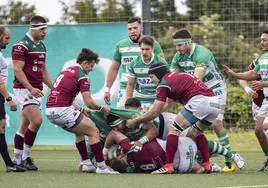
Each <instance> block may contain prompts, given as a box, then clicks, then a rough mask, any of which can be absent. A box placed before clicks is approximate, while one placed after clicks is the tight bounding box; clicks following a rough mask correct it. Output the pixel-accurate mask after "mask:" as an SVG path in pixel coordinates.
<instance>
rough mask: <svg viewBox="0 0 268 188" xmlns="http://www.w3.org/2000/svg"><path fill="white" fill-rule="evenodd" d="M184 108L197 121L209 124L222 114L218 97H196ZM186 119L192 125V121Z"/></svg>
mask: <svg viewBox="0 0 268 188" xmlns="http://www.w3.org/2000/svg"><path fill="white" fill-rule="evenodd" d="M184 108H185V109H187V110H188V111H190V112H191V113H192V115H193V116H194V117H196V118H197V119H199V120H205V121H207V122H209V123H212V122H213V121H214V120H215V119H216V118H217V116H218V115H219V113H220V104H219V99H218V97H217V96H213V97H208V96H203V95H197V96H194V97H192V98H191V99H190V100H189V101H188V103H187V104H186V105H185V106H184ZM182 110H183V109H182ZM182 110H181V112H182ZM182 115H183V114H182ZM184 118H185V119H187V120H188V121H189V122H190V123H191V124H192V121H191V120H189V119H188V118H187V117H184Z"/></svg>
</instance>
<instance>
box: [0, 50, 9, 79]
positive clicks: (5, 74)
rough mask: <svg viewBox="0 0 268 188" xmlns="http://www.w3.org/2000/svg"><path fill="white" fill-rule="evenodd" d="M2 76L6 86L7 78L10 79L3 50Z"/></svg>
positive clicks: (1, 56) (1, 55)
mask: <svg viewBox="0 0 268 188" xmlns="http://www.w3.org/2000/svg"><path fill="white" fill-rule="evenodd" d="M0 74H1V76H2V79H3V80H4V82H5V84H7V77H8V66H7V60H6V58H5V57H4V56H3V54H2V52H1V50H0Z"/></svg>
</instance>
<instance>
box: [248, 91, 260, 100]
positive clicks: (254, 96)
mask: <svg viewBox="0 0 268 188" xmlns="http://www.w3.org/2000/svg"><path fill="white" fill-rule="evenodd" d="M250 96H251V98H252V99H256V98H258V97H259V95H258V93H257V92H256V91H252V92H251V93H250Z"/></svg>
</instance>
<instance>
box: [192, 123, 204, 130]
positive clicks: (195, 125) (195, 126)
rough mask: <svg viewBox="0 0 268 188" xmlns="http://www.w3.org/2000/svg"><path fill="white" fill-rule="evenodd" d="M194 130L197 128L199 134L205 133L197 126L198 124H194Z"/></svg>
mask: <svg viewBox="0 0 268 188" xmlns="http://www.w3.org/2000/svg"><path fill="white" fill-rule="evenodd" d="M193 128H195V129H196V130H198V131H199V132H203V130H202V129H200V128H199V127H198V126H197V124H196V123H195V124H193Z"/></svg>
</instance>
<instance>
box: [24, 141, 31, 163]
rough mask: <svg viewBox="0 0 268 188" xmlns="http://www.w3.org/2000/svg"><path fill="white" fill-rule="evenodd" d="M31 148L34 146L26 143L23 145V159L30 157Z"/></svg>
mask: <svg viewBox="0 0 268 188" xmlns="http://www.w3.org/2000/svg"><path fill="white" fill-rule="evenodd" d="M31 148H32V147H30V146H28V145H26V144H24V146H23V154H22V160H25V159H27V158H28V157H30V152H31Z"/></svg>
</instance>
